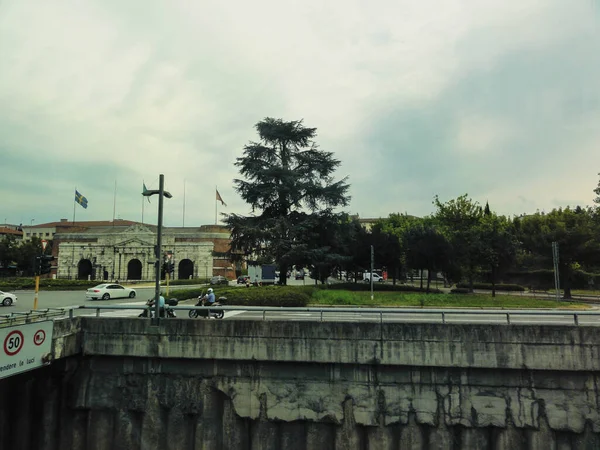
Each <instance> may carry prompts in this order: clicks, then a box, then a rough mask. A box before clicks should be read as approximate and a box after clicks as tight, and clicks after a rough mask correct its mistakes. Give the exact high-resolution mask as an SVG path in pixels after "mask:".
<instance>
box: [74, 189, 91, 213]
mask: <svg viewBox="0 0 600 450" xmlns="http://www.w3.org/2000/svg"><path fill="white" fill-rule="evenodd" d="M75 201H76V202H77V203H79V204H80V205H81V206H83V208H84V209H87V205H88V201H87V198H85V197H84V196H83V195H81V194H80V193H79V191H78V190H77V189H75Z"/></svg>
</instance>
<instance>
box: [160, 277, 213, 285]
mask: <svg viewBox="0 0 600 450" xmlns="http://www.w3.org/2000/svg"><path fill="white" fill-rule="evenodd" d="M209 281H210V277H209V278H192V279H187V280H169V285H170V286H185V285H188V284H207V283H208V282H209ZM163 283H165V284H166V282H165V281H163Z"/></svg>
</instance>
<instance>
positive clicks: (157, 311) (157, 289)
mask: <svg viewBox="0 0 600 450" xmlns="http://www.w3.org/2000/svg"><path fill="white" fill-rule="evenodd" d="M155 194H158V229H157V231H156V254H155V255H154V256H155V257H156V262H155V263H154V269H155V271H156V275H155V276H156V284H155V285H154V319H155V320H154V323H155V324H156V325H158V322H159V317H160V307H159V306H158V299H159V297H160V257H161V253H162V252H161V246H162V222H163V198H164V197H167V198H173V196H172V195H171V194H170V193H169V192H167V191H165V176H164V175H163V174H162V173H161V174H160V177H159V182H158V190H157V189H153V190H145V191H144V192H143V193H142V195H143V196H145V197H151V196H152V195H155Z"/></svg>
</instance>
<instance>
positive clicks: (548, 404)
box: [0, 318, 600, 450]
mask: <svg viewBox="0 0 600 450" xmlns="http://www.w3.org/2000/svg"><path fill="white" fill-rule="evenodd" d="M78 320H79V321H78V322H77V324H76V325H75V323H71V324H70V326H71V327H73V326H80V327H81V334H80V335H79V336H78V337H75V336H74V335H73V334H72V329H71V334H69V333H66V332H63V333H62V334H63V337H62V338H61V339H63V341H60V342H59V341H57V342H56V343H55V348H56V351H57V352H58V353H57V354H63V355H71V356H68V357H65V358H62V359H60V360H57V361H55V362H54V363H53V365H52V366H51V367H47V368H44V369H40V370H39V371H36V372H31V373H27V374H21V375H18V376H15V377H13V378H11V379H8V380H4V381H3V382H1V383H0V405H1V406H2V407H1V408H0V411H1V412H0V448H2V449H3V448H11V449H12V448H40V449H41V448H43V449H51V450H52V449H63V448H69V449H84V448H85V449H109V448H110V449H150V448H166V449H248V450H250V449H252V450H255V449H288V448H289V449H319V450H321V449H336V450H346V449H348V450H349V449H361V450H362V449H369V450H374V449H386V450H388V449H419V450H421V449H422V450H425V449H448V450H450V449H452V450H455V449H486V448H489V449H504V448H507V449H515V450H516V449H544V450H546V449H596V448H600V439H599V436H600V434H599V433H600V417H599V413H598V412H599V411H600V408H599V402H600V400H599V395H598V388H597V386H598V384H599V381H600V380H599V371H598V369H597V366H598V358H599V355H598V351H597V345H595V344H594V342H598V337H600V336H597V334H598V331H597V330H596V329H595V328H592V327H588V328H586V327H562V326H557V327H548V326H540V327H521V326H478V325H473V326H465V325H461V326H457V325H423V324H414V325H406V324H383V325H381V324H364V323H363V324H350V323H322V324H320V323H319V324H317V323H308V322H247V321H200V320H197V321H192V320H172V321H165V322H164V324H163V325H162V326H161V327H160V328H158V329H157V328H152V327H149V321H147V320H142V319H123V320H121V319H117V320H114V319H110V320H107V319H96V318H81V319H78ZM61 326H62V327H63V328H62V329H63V330H67V329H68V327H65V326H64V325H61ZM55 335H56V333H55ZM61 342H62V343H63V344H65V348H63V345H62V344H61ZM209 343H211V344H210V345H209ZM77 346H79V351H80V352H81V353H80V354H77ZM66 347H68V348H69V349H70V350H69V351H67V349H66ZM61 352H62V353H61ZM82 355H83V356H82ZM32 430H33V431H32Z"/></svg>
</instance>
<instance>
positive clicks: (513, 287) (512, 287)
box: [456, 283, 525, 292]
mask: <svg viewBox="0 0 600 450" xmlns="http://www.w3.org/2000/svg"><path fill="white" fill-rule="evenodd" d="M456 287H457V288H466V289H469V285H468V284H467V283H458V284H457V285H456ZM473 289H482V290H483V289H485V290H490V291H491V290H492V284H491V283H473ZM495 289H496V290H497V291H515V292H523V291H525V288H524V287H523V286H521V285H518V284H502V283H501V284H496V285H495Z"/></svg>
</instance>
